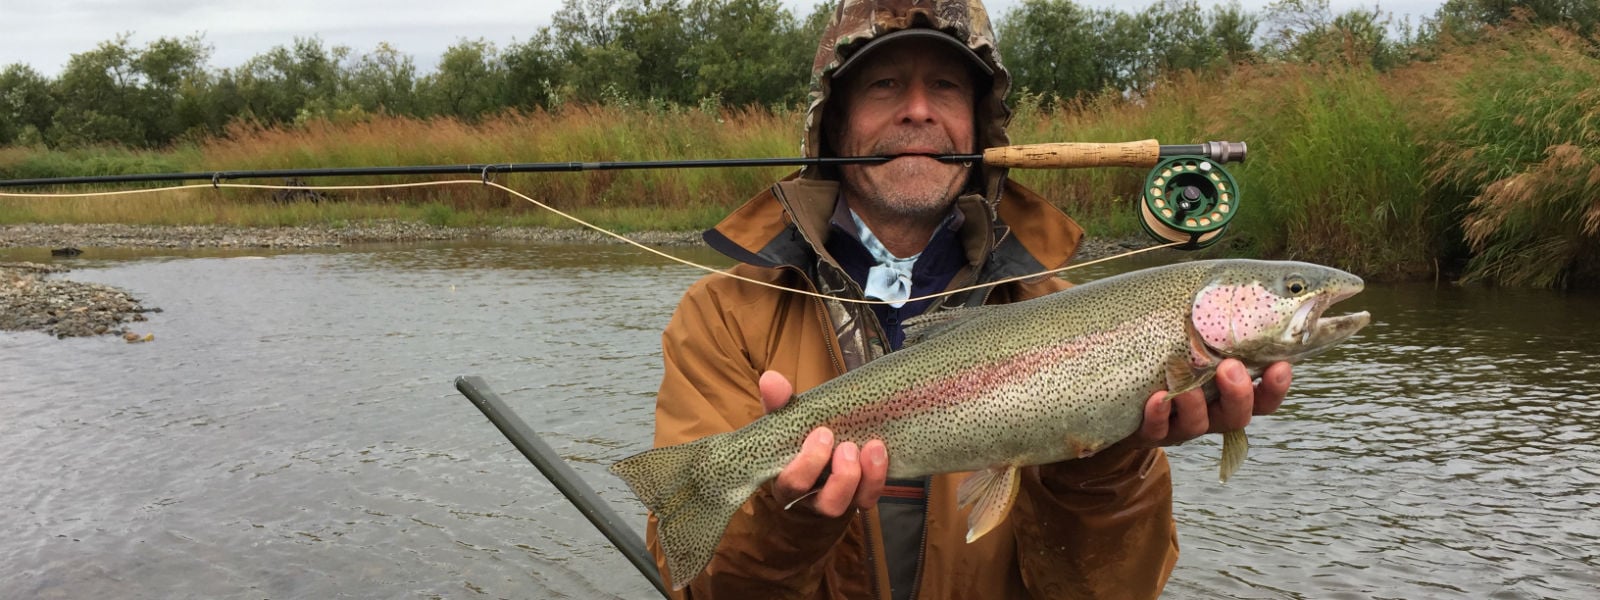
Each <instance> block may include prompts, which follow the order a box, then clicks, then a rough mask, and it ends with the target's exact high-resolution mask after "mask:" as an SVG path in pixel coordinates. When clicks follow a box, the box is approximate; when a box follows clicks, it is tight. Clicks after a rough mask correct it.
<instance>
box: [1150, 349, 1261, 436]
mask: <svg viewBox="0 0 1600 600" xmlns="http://www.w3.org/2000/svg"><path fill="white" fill-rule="evenodd" d="M1290 377H1291V373H1290V367H1289V363H1283V362H1280V363H1273V364H1272V365H1271V366H1268V367H1267V370H1266V371H1265V372H1263V373H1262V374H1261V384H1260V385H1252V384H1251V382H1250V373H1249V371H1246V370H1245V368H1244V363H1241V362H1239V361H1238V360H1235V359H1232V358H1230V359H1227V360H1224V361H1222V364H1220V365H1217V391H1218V392H1219V393H1220V394H1219V395H1220V397H1219V398H1218V399H1217V401H1216V402H1214V403H1209V404H1208V403H1207V402H1206V398H1205V395H1204V394H1203V393H1202V392H1201V391H1200V390H1190V391H1188V392H1184V393H1182V394H1178V395H1177V396H1172V397H1171V398H1170V400H1171V401H1170V402H1169V401H1168V400H1169V398H1168V397H1167V393H1166V392H1164V391H1162V392H1156V393H1155V394H1154V395H1152V396H1150V400H1149V401H1147V402H1145V405H1144V424H1143V425H1140V426H1139V430H1138V431H1136V432H1134V434H1133V437H1131V438H1129V439H1128V442H1129V443H1131V444H1133V445H1135V446H1141V447H1146V448H1153V447H1157V446H1176V445H1178V444H1182V443H1184V442H1187V441H1189V440H1192V439H1194V438H1197V437H1200V436H1202V435H1205V434H1207V433H1222V432H1227V431H1234V430H1237V429H1244V427H1245V426H1246V425H1249V424H1250V416H1251V415H1270V414H1272V413H1274V412H1277V410H1278V406H1279V405H1281V404H1283V397H1284V396H1285V395H1287V394H1288V393H1289V380H1290Z"/></svg>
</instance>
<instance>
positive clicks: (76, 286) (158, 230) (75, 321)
mask: <svg viewBox="0 0 1600 600" xmlns="http://www.w3.org/2000/svg"><path fill="white" fill-rule="evenodd" d="M627 237H628V238H629V239H632V240H634V241H637V242H640V243H643V244H647V245H652V246H687V245H698V244H703V243H704V242H702V241H701V239H700V233H699V232H697V231H645V232H636V233H630V234H628V236H627ZM474 239H478V240H498V241H529V242H576V243H621V242H619V241H617V240H616V239H614V238H611V237H608V236H605V235H603V234H599V233H595V232H593V231H589V230H584V229H551V228H535V227H471V228H451V227H438V226H433V225H427V224H423V223H408V222H401V221H380V222H371V223H364V224H361V225H351V226H342V227H331V226H330V227H306V226H302V227H271V228H248V227H225V226H210V225H206V226H155V225H126V224H67V225H39V224H22V225H5V226H0V248H36V249H38V251H37V252H36V253H30V254H37V257H34V256H23V257H19V258H26V259H28V260H37V261H45V260H52V261H53V260H60V259H62V258H67V259H68V260H70V259H71V257H82V258H92V257H93V256H94V252H95V249H103V248H173V249H185V248H288V249H298V248H329V247H341V246H346V245H356V244H368V243H415V242H440V241H453V240H474ZM1150 245H1152V242H1150V241H1148V240H1146V239H1142V238H1120V239H1116V238H1113V239H1105V240H1099V239H1091V240H1085V241H1084V242H1083V244H1082V246H1081V247H1080V248H1079V251H1078V255H1077V257H1076V260H1078V261H1085V260H1093V259H1095V258H1101V257H1104V256H1109V255H1112V254H1116V253H1119V252H1126V251H1128V250H1132V249H1137V248H1143V247H1147V246H1150ZM68 249H71V250H68ZM53 251H62V252H63V253H64V254H65V255H66V256H54V255H53ZM74 251H75V252H74ZM70 264H71V263H70V262H68V263H67V264H66V265H63V264H60V263H49V264H46V263H40V262H9V263H0V330H9V331H24V330H27V331H41V332H44V333H46V334H49V335H54V336H57V337H62V338H65V337H78V336H93V335H121V336H123V337H124V338H125V339H127V340H128V341H130V342H131V341H143V340H147V339H149V338H148V335H149V334H146V333H141V332H136V331H131V330H130V329H129V324H130V323H134V322H139V321H144V320H145V317H144V313H146V312H159V311H160V309H159V308H145V307H144V306H143V305H141V304H140V303H139V300H138V299H136V298H134V297H133V295H132V294H131V293H130V292H128V291H126V290H122V289H118V288H114V287H111V286H105V285H100V284H94V283H83V282H78V281H73V280H71V279H70V278H65V277H61V276H60V275H62V274H64V273H66V272H68V271H70V268H69V266H67V265H70Z"/></svg>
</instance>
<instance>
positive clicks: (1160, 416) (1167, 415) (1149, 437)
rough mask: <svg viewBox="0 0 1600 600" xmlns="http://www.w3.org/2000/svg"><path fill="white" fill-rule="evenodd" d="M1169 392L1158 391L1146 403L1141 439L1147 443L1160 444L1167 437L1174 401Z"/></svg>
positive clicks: (1140, 431)
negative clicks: (1170, 398) (1170, 399)
mask: <svg viewBox="0 0 1600 600" xmlns="http://www.w3.org/2000/svg"><path fill="white" fill-rule="evenodd" d="M1168 396H1169V394H1167V392H1164V391H1162V392H1156V393H1155V394H1154V395H1152V396H1150V399H1149V400H1147V401H1145V403H1144V423H1143V424H1142V425H1140V426H1139V438H1140V441H1141V442H1143V443H1144V444H1147V445H1160V443H1161V442H1162V441H1163V440H1165V439H1167V432H1168V431H1169V425H1170V423H1169V420H1170V419H1171V418H1172V402H1170V401H1169V398H1168Z"/></svg>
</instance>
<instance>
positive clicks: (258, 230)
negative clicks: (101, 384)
mask: <svg viewBox="0 0 1600 600" xmlns="http://www.w3.org/2000/svg"><path fill="white" fill-rule="evenodd" d="M626 235H627V237H628V239H631V240H633V241H636V242H639V243H641V244H646V245H650V246H692V245H700V244H703V243H704V242H703V241H702V240H701V239H700V232H699V231H639V232H634V233H629V234H626ZM453 240H495V241H526V242H578V243H585V242H591V243H621V242H619V241H617V240H616V239H615V238H612V237H610V236H607V235H604V234H601V233H596V232H594V231H591V230H587V229H555V228H548V227H499V226H496V227H440V226H435V225H428V224H425V223H414V222H403V221H373V222H367V223H362V224H359V225H346V226H320V227H319V226H300V227H228V226H221V225H183V226H161V225H128V224H117V223H106V224H63V225H40V224H18V225H0V248H41V249H45V248H48V249H64V248H76V249H79V250H83V251H85V253H91V252H92V249H94V248H287V249H296V248H337V247H341V246H346V245H354V244H370V243H410V242H441V241H453ZM1153 244H1154V242H1152V241H1150V240H1149V239H1147V238H1142V237H1122V238H1108V239H1099V238H1088V239H1085V240H1084V241H1083V243H1082V244H1081V245H1080V247H1079V248H1078V254H1077V256H1076V257H1075V260H1078V261H1085V260H1093V259H1096V258H1101V257H1104V256H1109V255H1112V254H1116V253H1118V252H1126V251H1128V250H1133V249H1138V248H1145V247H1148V246H1151V245H1153ZM40 254H41V256H43V255H44V253H43V252H41V253H40Z"/></svg>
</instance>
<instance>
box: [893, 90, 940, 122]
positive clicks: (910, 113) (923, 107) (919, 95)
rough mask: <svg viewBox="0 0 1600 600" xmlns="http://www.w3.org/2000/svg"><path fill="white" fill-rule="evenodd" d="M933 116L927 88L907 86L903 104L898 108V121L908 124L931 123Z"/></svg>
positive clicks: (931, 98)
mask: <svg viewBox="0 0 1600 600" xmlns="http://www.w3.org/2000/svg"><path fill="white" fill-rule="evenodd" d="M935 116H936V115H935V113H934V110H933V96H932V94H930V93H929V92H928V88H927V86H924V85H911V86H908V89H907V90H906V94H905V104H904V105H902V106H901V107H900V121H901V122H903V123H908V124H911V123H917V124H920V123H932V122H933V121H934V118H935Z"/></svg>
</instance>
